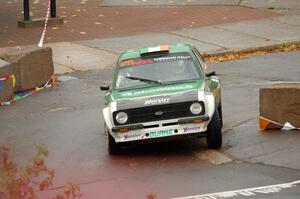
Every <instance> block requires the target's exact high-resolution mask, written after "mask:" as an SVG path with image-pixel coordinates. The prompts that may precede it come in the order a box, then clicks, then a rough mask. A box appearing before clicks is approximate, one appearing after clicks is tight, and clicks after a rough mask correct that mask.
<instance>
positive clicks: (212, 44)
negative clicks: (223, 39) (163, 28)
mask: <svg viewBox="0 0 300 199" xmlns="http://www.w3.org/2000/svg"><path fill="white" fill-rule="evenodd" d="M168 34H172V35H176V36H179V37H183V38H186V39H190V40H193V41H197V42H201V43H204V44H208V45H211V46H216V47H219V48H222V49H223V50H227V48H225V47H224V46H221V45H218V44H214V43H210V42H207V41H203V40H199V39H196V38H194V37H190V36H187V35H183V34H180V33H175V32H169V33H168Z"/></svg>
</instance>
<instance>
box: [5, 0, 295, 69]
mask: <svg viewBox="0 0 300 199" xmlns="http://www.w3.org/2000/svg"><path fill="white" fill-rule="evenodd" d="M35 2H38V3H36V4H34V5H36V9H35V10H36V13H40V14H41V13H43V12H42V9H41V8H42V7H43V6H42V5H43V4H45V2H40V1H39V0H36V1H35ZM107 2H109V3H110V4H109V5H108V4H107ZM126 2H127V4H128V3H132V1H131V0H127V1H125V0H124V1H121V0H114V1H105V0H104V1H102V4H101V5H102V6H103V5H105V7H99V1H97V0H89V1H88V0H81V1H80V2H79V1H78V2H77V1H76V2H71V1H68V0H62V1H60V2H59V5H58V6H57V7H58V10H59V11H58V13H62V14H65V15H66V16H64V17H67V18H66V19H65V22H66V23H65V24H64V25H62V26H60V27H49V28H48V32H47V34H46V41H45V44H46V45H47V46H51V47H52V48H53V59H54V64H55V71H56V73H57V74H63V73H68V72H76V71H85V70H93V69H100V68H105V67H111V66H113V65H114V63H115V60H116V57H117V55H118V54H119V53H120V52H121V51H124V50H127V49H132V48H138V47H142V46H149V45H158V44H168V43H191V44H193V45H195V46H196V47H198V49H199V50H200V51H201V52H202V53H207V54H215V53H223V52H232V51H241V50H247V49H256V48H267V47H270V46H273V45H277V44H285V43H294V42H299V41H300V2H298V1H295V0H289V1H287V3H286V4H284V5H282V3H280V1H277V0H276V1H260V3H258V4H255V2H256V1H255V0H251V1H238V2H239V3H237V1H232V0H227V1H218V0H214V1H210V3H213V4H218V3H220V2H223V4H224V2H225V3H226V5H225V6H219V5H217V6H207V5H205V6H202V4H203V3H205V1H204V0H195V1H192V0H189V1H188V0H187V1H180V2H181V3H182V2H190V3H191V2H192V3H194V4H196V5H195V6H178V4H179V1H165V0H161V1H160V0H156V1H155V0H153V1H150V0H148V1H145V0H144V1H134V2H135V4H134V5H135V6H134V7H132V6H128V5H125V4H126ZM166 2H169V4H170V2H172V3H171V6H162V7H159V6H154V5H160V4H166ZM288 2H290V3H288ZM14 3H15V2H14ZM14 3H12V2H11V4H7V5H6V6H8V7H6V8H7V9H8V8H9V9H8V10H7V12H8V11H9V13H12V11H13V10H14V9H16V8H17V7H18V6H19V7H20V5H19V4H20V2H19V3H18V4H14ZM105 3H106V4H105ZM117 3H119V4H118V5H123V6H124V7H118V6H111V5H112V4H114V5H116V4H117ZM122 3H123V4H122ZM143 3H145V4H147V3H148V4H149V3H152V4H149V5H152V6H149V5H147V6H146V7H144V6H139V5H140V4H142V5H144V4H143ZM13 4H14V5H13ZM17 5H18V6H17ZM62 5H64V6H62ZM199 5H200V6H199ZM234 5H235V6H234ZM236 5H243V6H236ZM244 5H251V6H254V5H255V6H256V7H257V9H253V8H249V7H244ZM82 6H83V7H82ZM19 7H18V9H19ZM38 8H39V9H38ZM268 8H269V9H268ZM291 8H292V10H291ZM2 9H3V8H2ZM266 9H267V10H266ZM270 9H271V10H273V11H275V12H271V11H270ZM288 11H291V12H288ZM1 13H2V12H0V18H1V17H2V15H3V14H1ZM279 13H284V14H279ZM12 15H13V14H10V15H8V16H10V20H12V18H11V17H12ZM19 17H20V15H19ZM13 20H16V19H13ZM8 22H9V20H8ZM8 22H7V23H8ZM3 23H4V22H2V24H3ZM5 23H6V22H5ZM9 24H10V26H8V25H7V26H4V27H5V28H6V29H5V28H4V29H3V30H2V31H3V32H2V34H0V37H2V38H1V39H0V46H1V45H2V46H5V47H7V46H16V45H15V44H16V43H18V45H25V44H34V45H37V42H38V40H39V37H40V33H41V31H42V30H41V29H42V28H34V29H26V30H25V29H19V28H16V26H15V24H14V23H13V22H12V21H10V23H9ZM11 26H13V27H11ZM103 27H104V28H103ZM14 28H15V29H17V30H14ZM6 30H7V31H11V33H8V32H7V31H6ZM0 31H1V30H0ZM5 31H6V32H5ZM0 33H1V32H0ZM12 39H14V40H15V41H14V42H9V41H10V40H12ZM3 41H5V42H7V43H5V42H4V43H3ZM61 41H63V42H61ZM1 42H2V43H1ZM55 42H56V43H55ZM57 42H58V43H57ZM0 49H1V48H0Z"/></svg>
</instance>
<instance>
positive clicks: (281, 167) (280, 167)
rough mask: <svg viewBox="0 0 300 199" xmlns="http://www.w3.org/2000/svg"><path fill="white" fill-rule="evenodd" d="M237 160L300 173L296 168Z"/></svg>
mask: <svg viewBox="0 0 300 199" xmlns="http://www.w3.org/2000/svg"><path fill="white" fill-rule="evenodd" d="M236 160H238V161H240V162H242V163H247V164H253V165H261V166H267V167H273V168H279V169H288V170H292V171H296V172H299V173H300V169H296V168H290V167H285V166H278V165H272V164H265V163H263V162H251V161H249V160H240V159H236Z"/></svg>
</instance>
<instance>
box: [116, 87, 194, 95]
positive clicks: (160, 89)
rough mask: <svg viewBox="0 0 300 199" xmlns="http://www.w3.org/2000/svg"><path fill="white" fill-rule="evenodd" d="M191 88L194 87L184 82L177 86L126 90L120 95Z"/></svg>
mask: <svg viewBox="0 0 300 199" xmlns="http://www.w3.org/2000/svg"><path fill="white" fill-rule="evenodd" d="M192 88H194V87H193V86H192V85H190V84H185V85H178V86H168V87H161V88H155V89H147V90H141V91H133V92H126V93H122V94H121V95H122V96H123V97H127V96H133V95H143V94H151V93H155V92H163V91H174V90H185V89H192Z"/></svg>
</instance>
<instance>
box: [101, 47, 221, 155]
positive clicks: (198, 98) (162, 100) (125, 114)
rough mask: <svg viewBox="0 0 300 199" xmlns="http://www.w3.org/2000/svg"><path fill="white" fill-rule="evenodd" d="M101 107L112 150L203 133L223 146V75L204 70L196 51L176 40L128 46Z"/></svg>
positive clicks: (213, 143) (209, 141)
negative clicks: (133, 144)
mask: <svg viewBox="0 0 300 199" xmlns="http://www.w3.org/2000/svg"><path fill="white" fill-rule="evenodd" d="M101 90H106V91H107V92H106V93H105V96H104V102H105V108H104V109H103V117H104V122H105V124H104V126H105V127H104V128H105V132H106V133H107V135H108V152H109V153H110V154H118V153H119V152H120V151H121V149H122V145H124V144H125V143H133V142H144V141H159V140H165V139H171V138H180V137H182V136H188V135H196V136H205V137H206V140H207V144H208V147H209V148H213V149H218V148H220V147H221V145H222V133H221V128H222V106H221V87H220V80H219V78H218V77H216V76H215V73H214V72H211V73H205V63H204V61H203V59H202V57H201V55H200V53H199V52H198V50H197V49H196V48H195V47H193V46H191V45H188V44H175V45H168V46H156V47H149V48H141V49H136V50H130V51H126V52H124V53H122V54H121V55H120V56H119V58H118V61H117V65H116V68H115V71H114V76H113V85H112V88H111V89H110V88H109V86H101Z"/></svg>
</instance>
